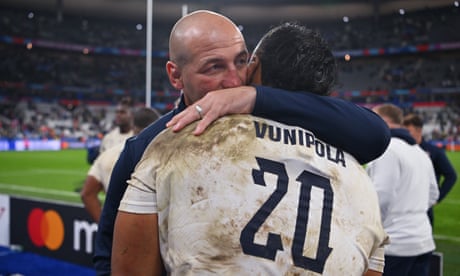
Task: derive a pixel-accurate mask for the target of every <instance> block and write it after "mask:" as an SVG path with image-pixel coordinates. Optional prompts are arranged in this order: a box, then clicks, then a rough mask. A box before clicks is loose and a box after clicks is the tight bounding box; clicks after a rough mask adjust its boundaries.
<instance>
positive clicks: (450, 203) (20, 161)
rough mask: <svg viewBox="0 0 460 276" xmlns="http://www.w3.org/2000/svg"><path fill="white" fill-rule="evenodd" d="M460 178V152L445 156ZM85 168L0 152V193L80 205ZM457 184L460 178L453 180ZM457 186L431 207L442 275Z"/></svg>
mask: <svg viewBox="0 0 460 276" xmlns="http://www.w3.org/2000/svg"><path fill="white" fill-rule="evenodd" d="M448 156H449V158H450V159H451V160H452V162H453V164H454V166H455V169H456V171H457V173H458V175H459V178H460V152H458V153H451V152H449V153H448ZM88 169H89V165H88V164H87V163H86V151H85V150H63V151H40V152H0V194H10V195H19V196H26V197H34V198H43V199H51V200H58V201H66V202H72V203H80V204H81V200H80V195H79V193H78V191H79V189H80V188H81V186H82V185H83V181H84V180H85V177H86V173H87V171H88ZM457 182H460V179H459V180H458V181H457ZM459 210H460V184H456V185H455V186H454V188H453V189H452V191H451V192H450V193H449V195H448V196H447V197H446V198H445V199H444V201H443V202H442V203H441V204H439V205H437V206H435V208H434V211H435V227H434V235H435V239H436V245H437V249H436V251H438V252H442V253H443V255H444V275H448V276H451V275H459V276H460V212H459Z"/></svg>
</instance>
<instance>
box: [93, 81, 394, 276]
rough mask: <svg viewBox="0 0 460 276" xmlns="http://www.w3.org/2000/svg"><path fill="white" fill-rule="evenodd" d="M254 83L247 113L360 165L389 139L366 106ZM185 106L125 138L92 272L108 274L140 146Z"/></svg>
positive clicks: (140, 152)
mask: <svg viewBox="0 0 460 276" xmlns="http://www.w3.org/2000/svg"><path fill="white" fill-rule="evenodd" d="M256 88H257V97H256V103H255V107H254V111H253V113H252V114H253V115H255V116H259V117H264V118H268V119H272V120H275V121H278V122H281V123H285V124H288V125H296V126H300V127H302V128H305V129H308V130H310V131H312V132H313V133H314V134H315V135H316V137H317V138H319V139H321V140H324V141H327V142H328V143H329V144H331V145H333V146H336V147H338V148H341V149H342V150H344V151H346V152H348V153H350V154H351V155H353V156H354V157H355V158H356V159H357V160H358V161H359V162H360V163H361V164H364V163H367V162H369V161H371V160H373V159H375V158H377V157H379V156H380V155H381V154H382V153H383V152H384V151H385V149H386V148H387V146H388V144H389V142H390V131H389V129H388V127H387V125H386V124H385V122H384V121H383V120H382V119H381V118H380V117H379V116H378V115H377V114H375V113H374V112H372V111H371V110H369V109H367V108H363V107H360V106H357V105H355V104H353V103H351V102H348V101H345V100H341V99H338V98H332V97H327V96H318V95H315V94H311V93H300V92H299V93H295V92H292V93H288V92H286V91H284V90H279V89H274V88H268V87H261V86H258V87H256ZM184 108H185V105H184V103H183V99H182V100H181V103H180V104H179V106H178V108H177V109H175V110H172V111H171V112H169V113H167V114H165V115H164V116H163V117H161V118H160V119H159V120H157V121H156V122H155V123H153V124H151V125H150V126H148V127H147V128H146V129H144V131H142V132H141V133H140V134H139V135H137V136H136V137H133V138H130V139H128V140H127V141H126V143H125V148H124V150H123V151H122V153H121V155H120V157H119V159H118V161H117V163H116V164H115V167H114V170H113V172H112V176H111V180H110V184H109V188H108V191H107V195H106V199H105V203H104V207H103V209H102V214H101V218H100V222H99V226H98V232H97V234H96V243H95V252H94V258H93V262H94V264H95V268H96V271H97V274H98V275H109V274H110V257H111V251H112V238H113V229H114V223H115V218H116V215H117V211H118V206H119V203H120V201H121V198H122V197H123V194H124V192H125V190H126V187H127V183H126V181H127V180H128V179H129V178H130V176H131V173H132V172H133V171H134V168H135V166H136V164H137V163H138V162H139V160H140V158H141V157H142V154H143V152H144V149H145V148H146V147H147V145H148V144H149V143H150V141H152V140H153V138H155V136H156V135H158V133H160V132H161V131H162V130H164V129H165V124H166V122H168V121H169V120H170V119H171V118H172V117H173V116H174V115H176V114H177V113H179V112H180V111H182V110H183V109H184Z"/></svg>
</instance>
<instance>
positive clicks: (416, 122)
mask: <svg viewBox="0 0 460 276" xmlns="http://www.w3.org/2000/svg"><path fill="white" fill-rule="evenodd" d="M403 125H405V126H415V127H419V128H422V127H423V120H422V118H420V116H418V115H417V114H408V115H406V116H405V117H404V119H403Z"/></svg>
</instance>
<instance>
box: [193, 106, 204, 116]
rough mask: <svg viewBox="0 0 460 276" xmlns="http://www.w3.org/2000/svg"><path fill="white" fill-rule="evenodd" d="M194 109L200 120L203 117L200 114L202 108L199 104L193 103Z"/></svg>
mask: <svg viewBox="0 0 460 276" xmlns="http://www.w3.org/2000/svg"><path fill="white" fill-rule="evenodd" d="M195 110H196V112H197V113H198V116H200V120H201V119H203V115H202V112H203V108H201V106H199V105H195Z"/></svg>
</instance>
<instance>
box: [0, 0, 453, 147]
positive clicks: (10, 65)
mask: <svg viewBox="0 0 460 276" xmlns="http://www.w3.org/2000/svg"><path fill="white" fill-rule="evenodd" d="M459 12H460V8H457V7H454V6H452V7H444V8H436V9H424V10H419V11H411V12H406V13H404V14H402V13H401V14H392V15H382V16H380V17H372V18H351V19H350V20H349V21H347V22H331V21H328V22H314V23H312V24H309V23H308V22H305V24H307V25H311V26H312V27H313V28H316V29H318V30H320V32H321V33H322V34H323V36H324V37H326V38H327V39H328V41H329V43H330V45H331V48H332V49H333V50H334V51H343V50H352V49H365V48H381V47H406V46H415V45H420V44H426V43H430V44H436V43H451V44H452V45H455V43H457V44H460V32H458V31H457V29H458V27H460V16H459ZM0 15H1V20H0V137H7V138H24V137H29V138H48V139H53V138H62V137H73V138H81V139H86V138H88V137H93V136H97V135H102V134H104V133H106V132H107V131H109V130H110V129H111V127H112V126H113V117H114V115H113V114H114V109H115V105H116V103H117V101H118V99H119V98H120V97H122V96H124V95H130V96H132V97H133V99H134V100H135V101H136V102H138V103H142V102H144V99H145V87H146V84H145V72H146V68H145V55H144V54H142V50H143V49H145V33H146V32H145V28H144V26H142V23H139V22H132V21H129V22H128V21H122V20H109V19H97V18H85V17H83V16H80V17H76V16H70V15H57V14H55V13H45V12H40V13H39V12H33V11H29V10H24V9H18V10H16V9H10V8H1V5H0ZM269 27H270V26H264V25H252V26H244V29H243V33H244V35H245V37H246V39H247V44H248V47H249V49H250V50H252V49H253V47H254V46H255V42H256V41H258V39H259V38H260V36H261V34H263V33H264V32H265V31H266V30H267V29H268V28H269ZM170 29H171V26H170V25H164V26H163V25H161V24H156V25H155V37H154V41H153V49H154V50H156V51H163V52H166V51H167V44H168V34H169V30H170ZM37 39H40V40H44V41H50V42H53V43H67V45H89V46H91V47H93V48H95V47H103V48H109V49H115V50H117V51H107V53H88V52H86V53H85V52H82V51H76V50H69V49H59V47H57V48H56V47H39V46H35V45H33V44H28V43H27V41H33V40H37ZM74 48H75V47H74ZM76 48H78V47H76ZM119 49H132V50H141V51H140V52H139V53H141V54H134V55H125V54H123V51H118V50H119ZM114 53H115V54H114ZM166 59H167V56H165V55H154V57H153V60H152V83H151V85H152V98H151V102H152V106H153V107H155V108H156V109H157V110H159V111H160V112H162V113H164V112H166V111H168V110H170V109H171V108H172V107H173V106H174V101H175V100H176V99H177V98H178V97H179V91H175V90H174V89H173V88H172V87H171V86H170V84H169V81H168V79H167V77H166V74H165V70H164V65H165V62H166ZM459 64H460V46H459V47H452V48H451V49H449V50H442V51H441V50H437V51H432V50H430V51H424V52H418V53H416V54H414V53H406V54H399V55H383V56H382V55H376V56H367V57H358V58H351V59H343V58H340V57H338V66H339V72H340V75H339V82H338V83H337V86H336V91H337V92H336V93H335V96H339V97H344V98H347V99H349V100H352V101H355V102H357V103H362V104H376V103H379V102H392V103H395V104H397V105H399V106H401V107H403V108H405V109H406V110H408V109H413V105H412V103H414V102H444V103H448V104H447V105H446V106H445V107H443V108H441V109H438V108H430V109H425V110H424V109H417V110H415V111H417V112H420V113H422V115H423V118H424V119H425V120H426V122H427V124H428V125H430V126H431V127H427V128H426V129H427V130H426V131H427V133H426V135H427V136H429V137H430V138H432V139H450V140H458V134H457V132H458V131H457V129H458V127H459V118H458V117H459V116H458V114H459V106H460V97H459V95H458V94H460V70H459V68H458V66H459ZM411 111H413V110H411Z"/></svg>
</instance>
